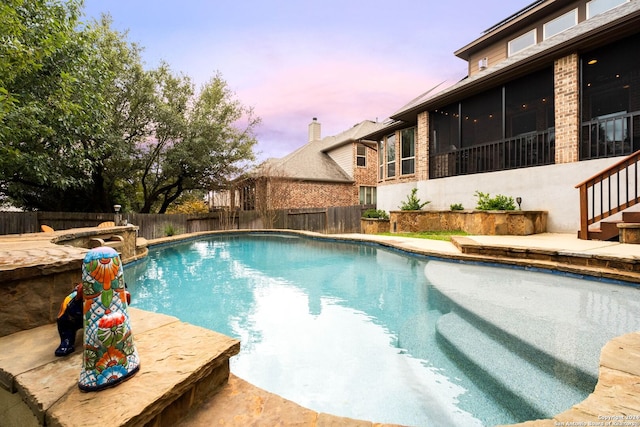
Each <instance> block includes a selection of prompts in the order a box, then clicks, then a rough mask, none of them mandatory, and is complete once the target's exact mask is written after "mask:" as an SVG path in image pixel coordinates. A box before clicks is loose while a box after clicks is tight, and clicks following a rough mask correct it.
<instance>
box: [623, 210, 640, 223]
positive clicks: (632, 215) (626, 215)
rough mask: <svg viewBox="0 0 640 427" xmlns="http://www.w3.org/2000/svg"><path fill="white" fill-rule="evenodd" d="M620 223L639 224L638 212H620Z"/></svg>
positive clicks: (639, 214)
mask: <svg viewBox="0 0 640 427" xmlns="http://www.w3.org/2000/svg"><path fill="white" fill-rule="evenodd" d="M622 221H623V222H635V223H640V212H630V211H625V212H622Z"/></svg>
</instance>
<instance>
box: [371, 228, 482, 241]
mask: <svg viewBox="0 0 640 427" xmlns="http://www.w3.org/2000/svg"><path fill="white" fill-rule="evenodd" d="M378 234H379V235H380V236H396V237H398V236H399V237H414V238H417V239H431V240H444V241H446V242H450V241H451V236H468V235H469V233H467V232H464V231H462V230H452V231H451V230H450V231H421V232H419V233H378Z"/></svg>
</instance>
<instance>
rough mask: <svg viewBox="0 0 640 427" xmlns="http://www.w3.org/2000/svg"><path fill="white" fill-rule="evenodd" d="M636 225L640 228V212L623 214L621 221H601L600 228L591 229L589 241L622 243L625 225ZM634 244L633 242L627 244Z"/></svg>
mask: <svg viewBox="0 0 640 427" xmlns="http://www.w3.org/2000/svg"><path fill="white" fill-rule="evenodd" d="M633 224H636V225H638V226H639V227H640V212H622V219H620V220H610V221H607V220H603V221H600V224H599V227H596V228H590V229H589V231H588V236H589V237H588V238H589V240H614V241H619V240H620V241H622V239H621V236H620V233H621V228H622V229H624V228H625V225H633ZM627 243H633V242H627Z"/></svg>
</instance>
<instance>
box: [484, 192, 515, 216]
mask: <svg viewBox="0 0 640 427" xmlns="http://www.w3.org/2000/svg"><path fill="white" fill-rule="evenodd" d="M475 196H476V197H477V198H478V205H477V206H476V209H478V210H481V211H512V210H515V208H516V205H515V203H514V201H513V197H510V196H509V197H507V196H503V195H502V194H498V195H497V196H495V197H491V196H490V195H489V193H482V192H480V191H476V192H475Z"/></svg>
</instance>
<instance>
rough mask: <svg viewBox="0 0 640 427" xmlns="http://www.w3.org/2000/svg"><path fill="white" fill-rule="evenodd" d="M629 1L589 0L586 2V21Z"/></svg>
mask: <svg viewBox="0 0 640 427" xmlns="http://www.w3.org/2000/svg"><path fill="white" fill-rule="evenodd" d="M628 1H629V0H591V1H589V2H587V19H589V18H593V17H594V16H596V15H600V14H601V13H603V12H606V11H607V10H610V9H613V8H614V7H616V6H620V5H621V4H623V3H627V2H628Z"/></svg>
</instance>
